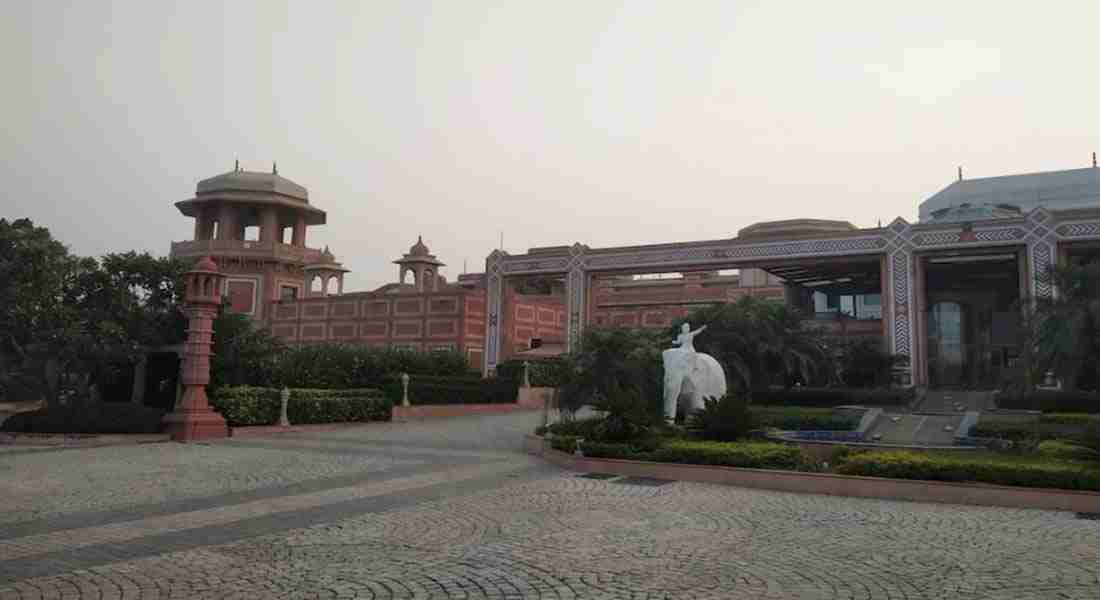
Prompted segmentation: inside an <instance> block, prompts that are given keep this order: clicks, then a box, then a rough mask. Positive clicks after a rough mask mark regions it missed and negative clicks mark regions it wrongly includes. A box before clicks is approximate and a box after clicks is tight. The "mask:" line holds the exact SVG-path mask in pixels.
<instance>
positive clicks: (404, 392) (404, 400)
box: [401, 373, 410, 407]
mask: <svg viewBox="0 0 1100 600" xmlns="http://www.w3.org/2000/svg"><path fill="white" fill-rule="evenodd" d="M401 406H405V407H408V406H410V405H409V374H408V373H402V374H401Z"/></svg>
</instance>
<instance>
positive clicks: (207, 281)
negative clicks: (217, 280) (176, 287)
mask: <svg viewBox="0 0 1100 600" xmlns="http://www.w3.org/2000/svg"><path fill="white" fill-rule="evenodd" d="M202 295H203V296H206V297H207V298H209V297H211V296H213V295H214V278H213V277H203V278H202Z"/></svg>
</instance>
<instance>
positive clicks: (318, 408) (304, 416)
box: [210, 386, 393, 427]
mask: <svg viewBox="0 0 1100 600" xmlns="http://www.w3.org/2000/svg"><path fill="white" fill-rule="evenodd" d="M210 405H211V406H212V407H213V408H214V410H216V411H218V412H219V413H221V415H222V416H223V417H225V420H226V421H228V422H229V425H231V426H233V427H241V426H245V425H274V424H275V423H277V422H278V421H279V410H280V408H281V399H280V390H278V389H277V388H259V387H249V386H232V387H222V388H219V389H218V390H217V393H216V394H215V395H214V396H213V397H212V398H211V399H210ZM392 406H393V405H392V404H391V403H390V401H389V400H388V399H387V398H385V397H384V396H383V395H382V393H381V392H379V391H378V390H373V389H355V390H316V389H301V388H297V389H291V390H290V400H289V401H288V402H287V418H289V419H290V422H291V423H293V424H295V425H305V424H311V423H343V422H360V421H385V420H389V418H390V410H391V408H392Z"/></svg>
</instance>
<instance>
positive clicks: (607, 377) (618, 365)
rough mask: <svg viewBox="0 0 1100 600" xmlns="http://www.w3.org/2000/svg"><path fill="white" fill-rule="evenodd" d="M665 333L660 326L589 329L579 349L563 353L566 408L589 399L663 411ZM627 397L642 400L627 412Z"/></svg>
mask: <svg viewBox="0 0 1100 600" xmlns="http://www.w3.org/2000/svg"><path fill="white" fill-rule="evenodd" d="M664 337H665V336H664V332H660V331H647V330H632V329H618V328H606V329H604V328H589V329H587V330H585V332H584V336H583V337H582V339H581V344H580V348H579V349H578V350H577V351H575V352H573V353H571V354H569V355H567V356H566V357H564V358H563V364H562V371H563V372H564V376H563V377H562V379H563V384H562V386H561V394H560V397H559V402H560V404H561V406H562V408H563V409H564V410H566V411H570V410H572V411H575V410H576V409H578V408H580V407H581V406H584V405H588V404H590V405H594V406H596V407H601V406H607V407H609V408H614V409H615V412H631V413H632V414H636V413H637V412H639V411H640V412H647V413H652V414H653V415H659V414H660V410H661V401H662V398H661V394H662V393H663V387H662V366H661V350H662V346H661V341H662V340H663V339H664ZM628 400H629V402H628ZM624 402H627V403H631V404H635V405H637V406H636V408H638V411H633V410H631V411H627V410H626V409H625V408H624V406H623V403H624Z"/></svg>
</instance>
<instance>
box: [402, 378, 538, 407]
mask: <svg viewBox="0 0 1100 600" xmlns="http://www.w3.org/2000/svg"><path fill="white" fill-rule="evenodd" d="M383 389H384V390H385V394H386V397H387V398H389V399H390V401H391V402H393V403H394V404H395V405H396V404H401V400H402V385H401V381H400V380H399V379H397V378H396V377H391V378H389V379H388V383H386V385H385V387H384V388H383ZM518 394H519V385H518V384H517V383H516V382H515V381H513V380H510V379H502V378H499V377H493V378H488V379H482V378H481V377H480V376H462V377H438V376H436V377H433V376H428V375H416V376H411V377H409V403H410V404H412V405H413V406H422V405H439V404H514V403H515V402H516V397H517V395H518Z"/></svg>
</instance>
